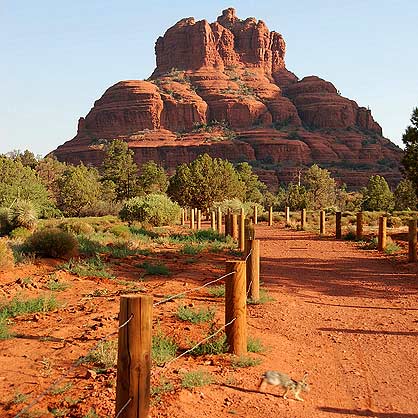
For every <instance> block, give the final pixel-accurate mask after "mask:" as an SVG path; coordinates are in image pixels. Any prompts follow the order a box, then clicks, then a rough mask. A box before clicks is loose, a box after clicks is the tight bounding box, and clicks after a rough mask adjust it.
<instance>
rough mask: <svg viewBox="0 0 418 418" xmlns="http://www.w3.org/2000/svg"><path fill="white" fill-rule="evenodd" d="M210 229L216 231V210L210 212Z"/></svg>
mask: <svg viewBox="0 0 418 418" xmlns="http://www.w3.org/2000/svg"><path fill="white" fill-rule="evenodd" d="M210 228H211V229H213V230H215V229H216V212H215V211H214V210H212V211H211V212H210Z"/></svg>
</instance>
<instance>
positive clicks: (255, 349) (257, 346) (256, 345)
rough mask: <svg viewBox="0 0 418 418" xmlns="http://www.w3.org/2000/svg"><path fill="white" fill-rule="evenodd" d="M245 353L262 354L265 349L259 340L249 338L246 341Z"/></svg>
mask: <svg viewBox="0 0 418 418" xmlns="http://www.w3.org/2000/svg"><path fill="white" fill-rule="evenodd" d="M247 351H249V352H250V353H264V351H266V349H265V347H264V346H263V344H262V342H261V341H260V340H259V339H257V338H251V337H249V338H248V340H247Z"/></svg>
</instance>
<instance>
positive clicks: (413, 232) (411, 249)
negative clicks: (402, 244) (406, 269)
mask: <svg viewBox="0 0 418 418" xmlns="http://www.w3.org/2000/svg"><path fill="white" fill-rule="evenodd" d="M408 227H409V231H408V243H409V244H408V261H409V262H410V263H413V262H416V261H417V220H416V219H412V220H410V221H409V223H408Z"/></svg>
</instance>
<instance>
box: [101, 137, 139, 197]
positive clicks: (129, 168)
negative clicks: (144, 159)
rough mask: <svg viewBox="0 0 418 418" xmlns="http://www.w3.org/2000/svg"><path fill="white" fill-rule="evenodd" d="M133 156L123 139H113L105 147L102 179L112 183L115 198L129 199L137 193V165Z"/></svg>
mask: <svg viewBox="0 0 418 418" xmlns="http://www.w3.org/2000/svg"><path fill="white" fill-rule="evenodd" d="M133 156H134V153H133V151H132V150H130V149H129V148H128V144H127V143H126V142H124V141H119V140H114V141H112V142H111V143H110V145H109V146H108V147H107V149H106V155H105V158H104V160H103V164H102V173H103V176H102V179H103V181H112V182H113V183H114V185H115V193H116V199H117V200H125V199H130V198H131V197H133V196H136V194H137V193H138V186H137V183H138V166H137V165H136V163H135V161H134V158H133Z"/></svg>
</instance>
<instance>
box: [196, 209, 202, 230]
mask: <svg viewBox="0 0 418 418" xmlns="http://www.w3.org/2000/svg"><path fill="white" fill-rule="evenodd" d="M197 229H202V211H201V210H200V209H198V210H197Z"/></svg>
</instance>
